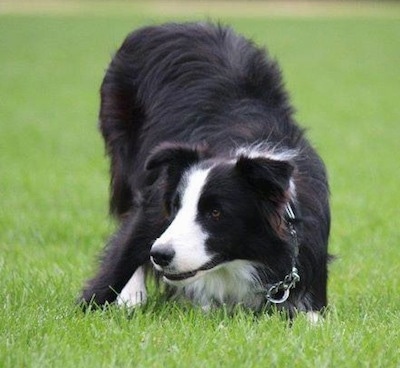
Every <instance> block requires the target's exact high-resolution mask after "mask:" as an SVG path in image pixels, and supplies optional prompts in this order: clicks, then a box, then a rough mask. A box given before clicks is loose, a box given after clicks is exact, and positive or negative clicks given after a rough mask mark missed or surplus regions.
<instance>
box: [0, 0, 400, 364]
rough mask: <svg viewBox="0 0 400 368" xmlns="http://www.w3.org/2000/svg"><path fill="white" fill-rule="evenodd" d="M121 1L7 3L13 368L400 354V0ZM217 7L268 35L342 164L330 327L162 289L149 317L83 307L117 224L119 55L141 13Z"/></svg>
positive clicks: (4, 289)
mask: <svg viewBox="0 0 400 368" xmlns="http://www.w3.org/2000/svg"><path fill="white" fill-rule="evenodd" d="M114 4H115V5H114V6H110V2H109V3H107V2H78V3H71V2H65V3H63V2H60V3H51V2H47V3H42V4H36V5H32V3H30V2H29V3H25V4H24V3H19V2H8V3H2V4H0V280H1V281H0V282H1V292H0V293H1V294H0V295H1V301H0V367H63V368H66V367H87V366H93V367H111V366H118V367H133V366H139V367H268V366H273V367H289V366H290V367H318V368H320V367H399V366H400V354H399V346H400V282H399V278H400V277H399V275H400V266H399V265H400V247H399V246H400V230H399V227H400V226H399V224H400V222H399V219H398V216H399V203H400V190H399V184H400V174H399V172H400V170H399V160H400V145H399V141H400V109H399V106H400V102H399V101H400V100H399V93H400V90H399V87H400V72H399V65H400V47H399V40H400V6H399V5H397V4H396V3H389V4H387V5H385V4H384V5H380V6H378V5H376V4H370V3H366V4H364V5H360V4H359V5H355V4H350V5H343V4H342V5H340V6H338V5H337V4H336V5H335V6H336V7H335V8H329V9H328V10H326V8H324V6H323V5H321V3H317V4H316V5H314V6H312V5H310V4H309V3H307V4H308V5H307V4H304V7H301V6H299V5H296V7H295V8H293V9H294V10H292V11H290V10H288V8H287V7H285V6H283V5H282V4H281V5H279V6H277V7H274V6H273V4H272V5H265V4H263V3H259V4H258V6H259V7H260V8H257V3H254V2H251V3H250V4H251V5H249V7H246V5H245V4H244V5H243V3H238V2H235V3H234V5H227V4H222V3H218V4H214V5H213V6H211V5H210V10H209V11H207V8H206V7H205V5H204V3H193V5H192V6H189V5H188V4H187V2H186V3H185V5H184V6H183V5H182V7H180V5H179V3H176V2H174V3H173V6H172V5H171V7H169V8H166V7H165V4H164V5H162V3H160V6H159V7H157V6H155V5H153V6H150V5H149V3H146V4H147V5H146V6H141V4H140V3H134V4H127V3H126V5H123V3H114ZM196 4H197V5H196ZM217 5H218V6H217ZM196 6H198V7H197V8H196ZM330 6H332V5H330ZM240 7H241V8H240ZM182 9H183V10H184V11H182ZM196 9H197V10H196ZM335 9H336V10H335ZM225 10H226V11H225ZM205 13H207V14H208V15H210V16H211V19H221V20H223V21H224V22H225V23H229V24H232V25H233V26H234V27H235V28H236V29H237V30H238V31H240V32H242V33H244V34H246V35H247V36H249V37H252V38H253V39H255V40H256V41H257V42H258V43H261V44H264V45H268V48H269V50H270V52H271V54H272V55H274V56H275V57H276V58H277V59H278V60H279V61H280V64H281V66H282V69H283V71H284V76H285V81H286V84H287V86H288V88H289V90H290V91H291V95H292V98H293V102H294V104H295V106H296V107H297V110H298V112H297V119H298V120H299V121H300V122H301V123H302V125H303V126H305V127H307V128H309V137H310V139H311V140H312V142H313V143H314V145H315V146H316V147H317V149H318V150H319V152H320V153H321V155H322V156H323V158H324V160H325V161H326V164H327V166H328V170H329V173H330V180H331V190H332V212H333V227H332V237H331V243H330V250H331V252H332V253H333V254H336V255H337V256H338V258H337V260H336V262H334V263H333V264H332V265H331V269H330V270H331V272H330V283H329V297H330V309H329V312H328V314H327V316H326V319H325V321H324V322H323V323H322V324H320V325H318V326H315V327H313V326H310V325H309V324H308V323H307V321H306V320H305V318H304V317H299V318H298V319H296V321H295V322H294V324H293V325H292V326H288V324H287V322H286V321H285V320H284V319H282V318H281V317H280V316H278V315H273V316H261V317H258V318H255V317H254V316H252V315H251V314H250V313H246V312H243V311H238V313H237V314H236V315H234V316H229V315H227V314H226V313H225V312H224V311H223V310H220V311H215V312H212V313H210V314H203V313H202V312H201V311H199V310H198V309H196V308H192V307H188V306H186V305H176V304H173V303H170V304H166V305H165V304H163V303H162V302H161V300H160V298H157V294H156V293H155V292H154V290H153V291H151V292H150V301H149V305H148V306H146V307H145V308H144V309H142V310H137V311H136V312H135V313H134V314H133V315H131V316H129V315H127V314H126V312H124V311H122V310H118V309H116V308H111V309H110V310H108V311H104V312H94V313H89V314H83V313H82V312H80V311H79V310H78V309H77V308H76V307H75V305H74V300H75V297H76V296H77V294H78V292H79V289H80V288H81V286H82V283H83V280H85V279H86V278H87V277H89V276H90V275H92V273H93V271H94V266H95V257H96V255H97V254H98V252H99V251H100V249H101V248H102V246H103V244H104V242H105V240H106V239H107V237H108V235H109V234H110V233H111V232H112V230H113V228H114V224H113V223H112V221H111V220H109V218H108V217H107V201H108V198H107V197H108V163H107V160H106V159H105V157H104V155H103V153H104V150H103V144H102V141H101V139H100V135H99V133H98V131H97V128H96V123H97V113H98V105H99V96H98V89H99V85H100V83H101V79H102V77H103V73H104V70H105V68H106V66H107V64H108V62H109V61H110V57H111V55H112V53H113V51H114V50H115V49H116V48H117V47H118V45H119V44H120V42H121V41H122V40H123V38H124V36H125V35H126V33H127V32H129V31H130V30H132V29H133V28H135V27H138V26H140V25H144V24H150V23H151V24H153V23H159V22H162V21H166V20H172V19H175V20H182V19H201V18H202V14H205ZM192 15H193V16H192Z"/></svg>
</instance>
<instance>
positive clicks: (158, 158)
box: [145, 142, 208, 172]
mask: <svg viewBox="0 0 400 368" xmlns="http://www.w3.org/2000/svg"><path fill="white" fill-rule="evenodd" d="M206 157H208V150H207V147H206V145H197V146H190V145H185V144H177V143H169V142H166V143H162V144H161V145H159V146H158V147H157V148H156V149H155V150H154V151H153V153H152V154H151V155H150V157H149V159H148V160H147V162H146V165H145V167H146V170H154V169H160V168H163V167H168V170H169V171H170V172H175V171H183V170H185V169H187V168H188V167H190V166H191V165H193V164H195V163H196V162H198V161H200V160H201V159H203V158H206Z"/></svg>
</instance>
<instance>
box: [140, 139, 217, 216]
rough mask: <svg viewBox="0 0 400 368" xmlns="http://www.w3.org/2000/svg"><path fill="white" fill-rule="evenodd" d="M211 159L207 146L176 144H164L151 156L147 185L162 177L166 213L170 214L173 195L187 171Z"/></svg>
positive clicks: (147, 164)
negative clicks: (198, 163) (203, 160)
mask: <svg viewBox="0 0 400 368" xmlns="http://www.w3.org/2000/svg"><path fill="white" fill-rule="evenodd" d="M207 157H209V153H208V149H207V146H206V145H205V144H204V145H197V146H189V145H183V144H176V143H163V144H161V145H160V146H158V147H157V148H156V149H155V151H154V152H153V153H152V154H151V155H150V157H149V159H148V161H147V162H146V165H145V168H146V170H147V171H148V175H147V179H146V184H147V185H152V184H153V183H154V182H155V181H156V180H157V178H159V176H160V175H165V176H163V177H164V178H165V180H162V182H161V183H162V187H161V188H160V189H161V190H162V191H163V195H164V201H165V206H166V211H167V212H169V208H170V202H171V199H172V196H173V193H174V192H175V190H176V187H177V186H178V184H179V182H180V180H181V177H182V175H183V173H184V172H185V170H187V169H188V168H189V167H190V166H192V165H194V164H196V163H197V162H199V161H200V160H202V159H205V158H207Z"/></svg>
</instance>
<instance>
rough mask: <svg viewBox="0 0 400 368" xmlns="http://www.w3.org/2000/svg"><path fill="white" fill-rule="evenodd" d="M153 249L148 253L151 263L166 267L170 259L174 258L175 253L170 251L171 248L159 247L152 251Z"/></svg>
mask: <svg viewBox="0 0 400 368" xmlns="http://www.w3.org/2000/svg"><path fill="white" fill-rule="evenodd" d="M153 248H154V247H153ZM153 248H152V249H151V251H150V256H151V257H152V259H153V262H154V263H156V264H158V265H159V266H161V267H166V266H168V265H169V264H170V263H171V261H172V258H174V256H175V251H174V250H173V249H172V247H171V246H163V247H162V248H161V247H156V248H154V249H153Z"/></svg>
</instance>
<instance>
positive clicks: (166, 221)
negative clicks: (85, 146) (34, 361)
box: [80, 23, 330, 315]
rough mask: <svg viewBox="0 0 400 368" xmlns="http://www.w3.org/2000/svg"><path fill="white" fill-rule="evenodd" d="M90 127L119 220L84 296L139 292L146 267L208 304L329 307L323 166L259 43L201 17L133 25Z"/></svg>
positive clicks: (120, 298)
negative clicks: (97, 137)
mask: <svg viewBox="0 0 400 368" xmlns="http://www.w3.org/2000/svg"><path fill="white" fill-rule="evenodd" d="M100 128H101V132H102V134H103V137H104V139H105V144H106V148H107V153H108V155H109V156H110V159H111V199H110V207H111V212H112V214H114V216H115V217H116V218H117V219H118V222H119V229H118V231H117V232H116V234H115V235H114V236H113V237H112V238H111V240H110V241H109V243H108V245H107V246H106V248H105V251H104V255H103V257H102V260H101V264H100V267H99V270H98V273H97V275H96V276H95V277H94V278H93V279H91V280H89V281H88V282H87V283H86V285H85V287H84V289H83V292H82V295H81V297H80V300H81V301H82V302H83V303H84V305H86V306H87V305H91V304H93V305H96V306H102V305H105V304H108V303H112V302H116V303H117V304H119V305H125V306H129V307H133V306H136V305H139V304H141V303H144V302H145V301H146V282H145V278H146V276H148V275H149V272H145V271H146V270H147V269H153V271H154V273H155V275H156V276H157V277H158V278H159V279H161V280H162V281H164V282H165V284H166V289H167V292H168V294H169V295H170V296H172V297H177V298H181V297H183V298H187V299H189V300H191V301H192V302H193V303H194V304H197V305H199V306H201V307H202V308H204V309H208V308H212V307H214V306H220V305H225V306H227V307H228V308H231V307H234V306H235V305H243V306H245V307H247V308H250V309H252V310H255V311H259V310H264V309H263V308H268V305H271V304H275V305H276V306H277V308H278V309H281V310H284V311H287V312H288V313H289V314H290V315H292V314H294V313H296V312H298V311H304V312H317V311H320V310H321V309H323V308H324V307H325V306H326V304H327V295H326V287H327V263H328V258H329V256H328V252H327V243H328V237H329V228H330V210H329V189H328V183H327V175H326V171H325V166H324V164H323V162H322V160H321V158H320V157H319V156H318V154H317V153H316V152H315V150H314V149H313V148H312V147H311V145H310V144H309V142H308V141H307V139H306V138H305V136H304V132H303V130H302V129H301V128H300V127H299V126H298V125H297V124H296V122H295V121H294V118H293V109H292V107H291V105H290V103H289V101H288V95H287V93H286V91H285V89H284V88H283V85H282V78H281V73H280V70H279V67H278V65H277V64H276V62H275V61H274V60H271V58H270V57H269V56H268V54H267V53H266V51H265V50H264V49H261V48H258V47H257V46H255V45H254V44H253V43H252V42H251V41H249V40H247V39H246V38H244V37H242V36H240V35H237V34H236V33H235V32H233V31H232V30H231V29H230V28H226V27H222V26H219V25H214V24H209V23H195V24H192V23H187V24H166V25H161V26H151V27H145V28H142V29H139V30H137V31H135V32H133V33H131V34H130V35H128V37H127V38H126V39H125V41H124V42H123V44H122V46H121V47H120V49H119V50H118V51H117V53H116V55H115V56H114V58H113V60H112V62H111V64H110V66H109V68H108V70H107V72H106V75H105V78H104V80H103V83H102V87H101V109H100ZM149 265H152V266H153V267H151V268H150V267H147V266H149Z"/></svg>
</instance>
